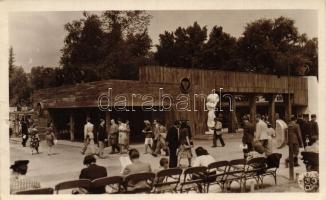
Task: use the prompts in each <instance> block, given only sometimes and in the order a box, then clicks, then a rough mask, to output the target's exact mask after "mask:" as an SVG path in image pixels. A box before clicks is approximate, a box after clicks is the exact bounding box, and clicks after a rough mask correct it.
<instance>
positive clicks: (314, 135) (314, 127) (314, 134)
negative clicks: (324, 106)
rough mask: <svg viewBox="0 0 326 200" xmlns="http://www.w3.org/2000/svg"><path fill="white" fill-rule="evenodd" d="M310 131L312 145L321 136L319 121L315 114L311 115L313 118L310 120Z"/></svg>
mask: <svg viewBox="0 0 326 200" xmlns="http://www.w3.org/2000/svg"><path fill="white" fill-rule="evenodd" d="M309 132H310V135H311V140H310V144H309V145H312V144H313V143H315V141H316V140H317V139H318V136H319V128H318V123H317V116H316V115H315V114H312V115H311V120H310V122H309Z"/></svg>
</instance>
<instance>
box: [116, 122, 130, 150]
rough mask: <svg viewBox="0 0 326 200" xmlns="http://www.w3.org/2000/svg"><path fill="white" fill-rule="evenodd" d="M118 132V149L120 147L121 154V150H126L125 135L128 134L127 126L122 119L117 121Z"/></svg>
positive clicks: (126, 137)
mask: <svg viewBox="0 0 326 200" xmlns="http://www.w3.org/2000/svg"><path fill="white" fill-rule="evenodd" d="M118 126H119V127H118V130H119V139H118V142H119V147H120V154H122V153H123V149H124V148H127V139H128V136H127V133H128V128H127V124H125V123H123V120H122V119H118Z"/></svg>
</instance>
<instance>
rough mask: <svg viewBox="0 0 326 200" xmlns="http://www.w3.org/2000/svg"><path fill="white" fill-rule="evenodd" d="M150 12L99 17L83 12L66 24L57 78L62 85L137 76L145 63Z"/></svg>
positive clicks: (116, 12) (115, 12) (110, 14)
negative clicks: (140, 67) (59, 78)
mask: <svg viewBox="0 0 326 200" xmlns="http://www.w3.org/2000/svg"><path fill="white" fill-rule="evenodd" d="M150 17H151V16H150V15H148V14H147V13H146V12H144V11H106V12H104V13H103V14H102V15H101V16H100V17H99V16H97V15H96V14H92V15H90V14H88V13H86V12H84V13H83V18H82V19H80V20H76V21H73V22H71V23H67V24H66V25H65V29H66V31H67V32H68V34H67V36H66V38H65V46H64V48H63V49H62V56H61V62H60V63H61V65H62V73H61V74H60V77H61V78H62V79H64V81H63V83H64V84H73V83H76V82H89V81H96V80H103V79H112V78H119V79H136V78H137V77H138V66H140V65H143V64H145V63H146V62H148V59H149V58H150V57H149V51H150V48H151V39H150V38H149V36H148V33H147V26H148V24H149V20H150Z"/></svg>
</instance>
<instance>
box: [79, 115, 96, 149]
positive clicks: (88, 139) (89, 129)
mask: <svg viewBox="0 0 326 200" xmlns="http://www.w3.org/2000/svg"><path fill="white" fill-rule="evenodd" d="M93 129H94V125H93V124H92V123H91V119H90V118H89V117H87V118H86V124H85V126H84V147H83V149H82V151H81V153H82V154H85V151H86V149H87V147H88V145H89V144H90V143H94V134H93Z"/></svg>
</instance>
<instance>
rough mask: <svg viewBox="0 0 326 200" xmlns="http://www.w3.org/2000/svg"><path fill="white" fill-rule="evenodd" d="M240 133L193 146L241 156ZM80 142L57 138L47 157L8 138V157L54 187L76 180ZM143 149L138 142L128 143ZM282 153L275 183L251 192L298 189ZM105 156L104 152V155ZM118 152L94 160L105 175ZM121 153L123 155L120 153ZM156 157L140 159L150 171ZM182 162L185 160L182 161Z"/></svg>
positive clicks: (224, 156) (220, 155)
mask: <svg viewBox="0 0 326 200" xmlns="http://www.w3.org/2000/svg"><path fill="white" fill-rule="evenodd" d="M240 141H241V135H240V134H239V133H238V134H232V135H225V142H226V146H225V147H217V148H211V141H209V140H195V141H194V142H195V146H204V147H205V148H207V150H208V152H209V153H210V154H211V155H212V156H213V157H214V158H215V159H216V160H232V159H237V158H242V156H243V155H242V149H241V148H240ZM81 145H82V144H81V143H72V142H69V141H59V142H58V144H57V145H56V146H55V149H54V152H55V153H56V154H55V155H51V156H48V155H47V153H46V146H45V143H44V142H41V146H40V151H41V153H40V154H36V155H32V154H31V149H30V148H29V147H25V148H23V147H22V146H21V144H20V141H19V139H17V138H12V139H11V142H10V159H11V163H13V162H14V161H15V160H18V159H29V160H30V164H29V171H28V176H29V177H33V178H35V179H37V180H39V181H40V182H41V184H42V187H47V186H50V187H54V185H55V184H57V183H59V182H61V181H66V180H71V179H76V178H78V176H79V172H80V170H81V169H82V168H83V167H84V166H83V164H82V162H83V157H84V156H83V155H81V153H80V150H81ZM132 147H135V148H137V149H139V150H140V152H144V147H143V145H142V144H135V145H132ZM109 150H110V149H108V148H106V149H105V152H106V153H108V152H109ZM275 152H279V153H282V154H283V158H282V160H281V166H280V169H279V170H278V186H275V185H274V180H273V178H269V177H267V178H266V179H264V182H265V185H264V187H263V188H261V189H259V190H255V192H299V191H301V190H300V189H299V188H298V187H297V184H294V183H293V182H290V181H289V179H288V174H289V170H288V169H287V168H285V165H284V160H285V158H286V157H287V155H288V151H287V148H283V149H280V150H278V149H277V150H275ZM107 155H108V154H107ZM119 156H121V155H118V154H115V155H108V156H107V158H106V159H97V163H98V164H99V165H102V166H105V167H106V168H107V170H108V175H109V176H111V175H119V173H120V170H121V166H120V162H119ZM123 156H126V154H125V155H123ZM159 159H160V157H157V158H155V157H153V156H151V155H150V154H146V155H145V154H142V155H141V160H142V161H144V162H148V163H151V165H152V167H153V170H156V169H158V167H159ZM185 164H186V163H185ZM304 171H305V168H304V164H303V163H302V161H300V167H297V168H295V173H301V172H304ZM237 188H238V186H237V185H236V184H235V185H232V190H231V192H237V191H238V189H237ZM213 191H215V192H218V191H219V189H218V188H215V189H214V188H212V192H213Z"/></svg>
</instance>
